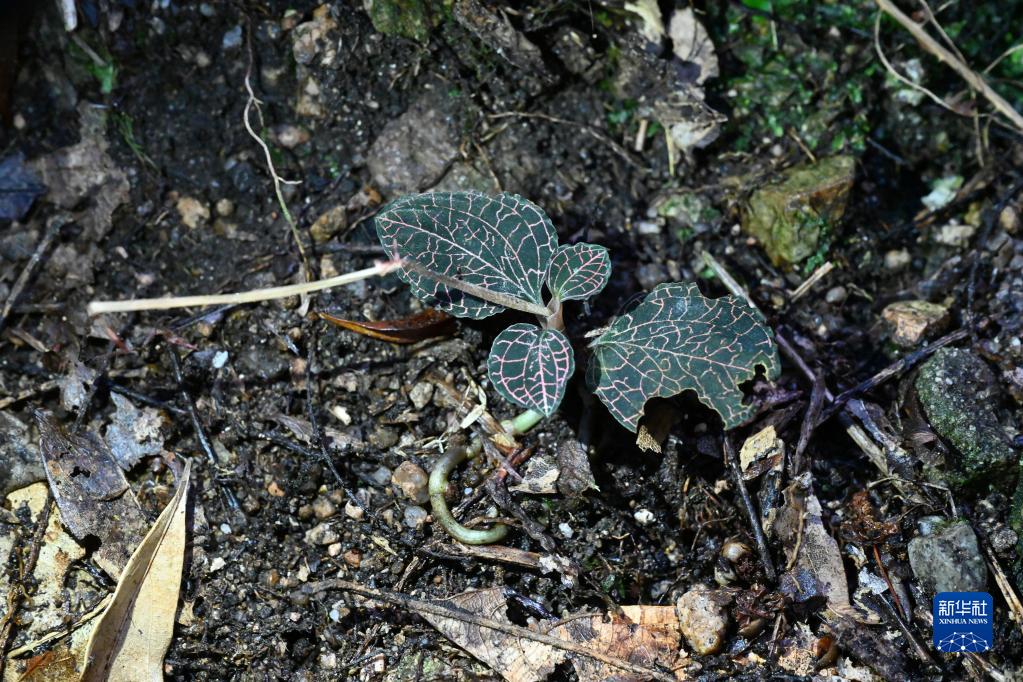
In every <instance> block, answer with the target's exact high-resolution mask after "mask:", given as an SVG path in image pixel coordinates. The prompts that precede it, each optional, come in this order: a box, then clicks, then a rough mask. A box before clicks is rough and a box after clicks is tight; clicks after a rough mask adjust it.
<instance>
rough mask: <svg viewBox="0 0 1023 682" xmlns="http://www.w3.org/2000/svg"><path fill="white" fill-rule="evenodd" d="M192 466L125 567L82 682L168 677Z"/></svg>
mask: <svg viewBox="0 0 1023 682" xmlns="http://www.w3.org/2000/svg"><path fill="white" fill-rule="evenodd" d="M191 468H192V467H191V462H189V461H187V460H186V462H185V468H184V471H183V472H182V474H181V480H180V481H179V482H178V489H177V491H176V492H175V493H174V497H173V498H172V499H171V501H170V503H169V504H168V505H167V507H166V508H165V509H164V510H163V512H162V513H161V514H160V517H159V518H158V519H157V520H156V523H154V524H153V527H152V528H151V529H150V531H149V533H148V534H146V537H145V539H143V540H142V543H141V544H140V545H139V546H138V548H137V549H136V550H135V553H134V554H132V555H131V559H130V560H129V561H128V565H127V566H125V568H124V572H123V573H122V574H121V579H120V580H118V582H117V589H116V590H114V597H113V599H112V600H111V602H110V605H109V606H107V609H106V611H104V612H103V615H102V616H100V618H99V621H98V622H97V623H96V627H95V629H94V630H93V631H92V636H91V637H90V638H89V645H88V648H87V650H86V664H85V670H84V671H83V672H82V678H81V679H82V682H102V681H108V682H121V681H123V682H136V681H138V680H153V681H154V682H155V681H158V680H162V679H163V657H164V655H165V654H166V653H167V648H168V647H169V646H170V642H171V637H172V635H173V634H174V616H175V613H176V612H177V608H178V596H179V592H180V589H181V574H182V570H183V569H184V565H185V539H186V531H187V528H186V525H187V523H186V521H187V511H188V485H189V477H190V474H191Z"/></svg>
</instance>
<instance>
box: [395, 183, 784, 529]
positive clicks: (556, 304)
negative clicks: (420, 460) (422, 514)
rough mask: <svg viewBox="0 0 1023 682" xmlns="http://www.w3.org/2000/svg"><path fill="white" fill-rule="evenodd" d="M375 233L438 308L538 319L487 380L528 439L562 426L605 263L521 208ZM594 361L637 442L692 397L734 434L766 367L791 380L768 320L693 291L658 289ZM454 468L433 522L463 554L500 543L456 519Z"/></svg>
mask: <svg viewBox="0 0 1023 682" xmlns="http://www.w3.org/2000/svg"><path fill="white" fill-rule="evenodd" d="M376 230H377V235H378V237H379V238H380V242H381V243H382V244H383V246H384V248H385V249H386V250H387V251H388V252H389V255H390V256H391V258H392V259H394V260H398V259H400V260H401V264H402V265H401V267H400V268H399V269H398V270H397V274H398V276H399V277H400V278H401V279H402V280H403V281H405V282H407V283H408V284H409V286H410V287H411V290H412V293H413V294H414V295H415V296H416V297H418V298H419V299H421V300H422V301H423V302H424V303H426V304H427V305H430V306H432V307H434V308H439V309H441V310H444V311H446V312H448V313H451V314H452V315H455V316H458V317H467V318H471V319H482V318H485V317H489V316H491V315H495V314H497V313H499V312H501V311H503V310H506V309H511V310H518V311H521V312H525V313H530V314H532V315H535V316H536V318H537V324H528V323H517V324H513V325H511V326H510V327H508V328H507V329H505V330H504V331H503V332H501V333H500V334H498V336H497V338H496V339H495V340H494V344H493V346H492V347H491V349H490V356H489V358H488V361H487V367H488V373H489V377H490V381H491V383H492V384H493V386H494V388H496V389H497V391H498V392H499V393H500V394H501V395H502V396H504V397H505V398H506V399H508V400H509V401H511V402H512V403H514V404H516V405H519V406H521V407H524V408H527V410H529V412H527V413H525V414H523V415H520V417H518V418H517V419H516V424H515V430H516V431H518V432H522V431H524V430H527V429H528V428H531V427H532V426H533V425H535V424H536V423H537V422H538V421H539V420H540V419H542V418H543V417H549V416H550V415H551V414H553V413H554V411H555V410H557V409H558V406H559V405H560V404H561V401H562V399H563V398H564V397H565V389H566V387H567V385H568V381H569V379H570V378H571V376H572V374H573V373H574V371H575V354H574V352H573V349H572V345H571V343H570V342H569V340H568V338H567V337H566V336H565V333H564V332H565V325H564V321H563V320H564V318H563V312H562V306H563V304H564V302H565V301H570V300H585V299H587V298H590V297H591V296H594V295H595V294H598V293H600V291H601V290H602V289H603V288H604V286H605V285H606V284H607V281H608V278H609V276H610V274H611V259H610V257H609V255H608V252H607V249H606V248H604V247H602V246H597V245H595V244H585V243H583V244H573V245H561V246H559V245H558V237H557V232H556V231H555V230H554V226H553V225H552V224H551V221H550V218H548V217H547V215H546V214H545V213H544V212H543V210H541V209H540V208H539V207H538V206H536V205H535V204H533V203H532V202H530V201H528V200H526V199H523V198H522V197H520V196H517V195H513V194H499V195H497V196H489V195H486V194H481V193H479V192H435V193H427V194H416V195H410V196H406V197H403V198H401V199H398V200H396V201H394V202H393V203H391V204H389V205H388V206H386V207H385V208H384V209H383V210H382V211H381V212H380V213H378V214H377V216H376ZM545 290H546V291H547V292H548V295H547V296H546V297H545V295H544V292H545ZM590 348H591V349H592V353H591V357H590V362H589V367H588V370H587V382H588V384H589V386H590V388H591V389H592V390H593V392H594V393H596V395H597V397H598V398H600V400H601V401H602V402H603V403H604V405H606V406H607V408H608V410H609V411H610V412H611V414H612V415H614V417H615V419H617V420H618V421H619V422H620V423H621V424H622V425H623V426H624V427H625V428H627V429H629V430H630V431H633V432H635V431H636V430H637V428H638V426H639V420H640V418H641V417H642V416H643V406H644V404H645V403H646V402H647V401H648V400H650V399H651V398H655V397H664V398H667V397H671V396H675V395H678V394H679V393H682V392H683V391H687V390H692V391H695V392H696V395H697V397H698V398H699V399H700V401H701V402H703V403H704V404H705V405H707V406H708V407H710V408H712V409H713V410H715V411H716V412H717V413H718V414H719V415H720V416H721V419H722V421H723V422H724V425H725V428H733V427H735V426H738V425H739V424H741V423H742V422H743V421H744V420H746V419H747V418H748V417H749V416H751V412H752V409H753V408H752V407H751V406H749V405H744V404H743V394H742V391H741V389H740V388H739V385H740V384H741V383H743V382H745V381H748V380H750V379H752V378H753V377H754V376H755V374H756V367H757V366H758V365H759V366H761V367H763V369H764V372H765V374H766V375H767V376H768V378H773V377H774V376H776V375H777V372H778V368H779V362H778V353H777V350H776V348H775V346H774V340H773V338H772V334H771V331H770V329H769V328H768V327H767V326H766V325H765V323H764V320H763V319H762V318H761V317H760V315H759V313H758V312H756V311H755V310H753V309H752V308H750V307H749V306H748V305H746V304H745V302H744V301H741V300H739V299H737V298H735V297H734V296H725V297H723V298H718V299H708V298H704V297H703V296H702V295H700V292H699V289H698V288H697V286H696V285H695V284H692V283H675V284H662V285H660V286H658V287H657V288H655V289H654V290H653V291H652V292H650V293H649V294H648V295H647V296H646V298H644V299H643V301H642V302H641V303H640V304H639V305H638V306H636V307H635V308H634V309H632V310H631V311H630V312H628V313H627V314H625V315H622V316H620V317H619V318H617V319H616V320H614V321H613V322H612V323H611V324H610V325H609V326H608V327H606V328H605V329H603V330H600V332H599V335H598V336H597V337H596V339H594V341H593V342H592V343H591V344H590ZM456 456H458V455H453V454H451V452H450V451H449V454H448V455H445V457H444V458H442V462H440V463H438V466H437V469H435V472H434V473H435V474H437V473H438V471H441V470H443V471H442V474H441V475H437V476H436V478H437V480H436V481H434V476H431V486H430V487H431V500H432V501H433V504H434V515H435V516H436V517H437V518H438V520H440V521H441V523H442V525H444V527H445V528H446V529H447V530H449V531H450V532H452V534H453V535H455V536H456V537H458V538H459V539H461V540H463V541H466V542H476V543H478V542H492V541H494V540H495V539H499V537H500V536H501V535H503V526H498V527H497V528H499V529H501V531H500V532H499V533H498V532H495V531H496V529H491V531H469V529H465V528H463V527H461V526H458V525H457V523H455V522H454V519H453V518H451V515H450V513H448V510H447V506H446V504H444V499H443V487H446V484H447V472H449V471H450V470H451V468H453V466H455V465H457V463H458V461H460V459H458V460H454V461H453V459H452V458H453V457H456ZM460 456H461V457H464V451H463V452H462V454H461V455H460ZM435 483H436V485H434V484H435ZM435 488H436V493H437V494H436V495H434V494H433V493H434V492H435V490H434V489H435ZM438 505H443V508H442V509H438ZM466 533H470V534H475V535H471V536H470V535H466ZM487 533H490V535H487ZM495 535H497V538H495V537H494V536H495Z"/></svg>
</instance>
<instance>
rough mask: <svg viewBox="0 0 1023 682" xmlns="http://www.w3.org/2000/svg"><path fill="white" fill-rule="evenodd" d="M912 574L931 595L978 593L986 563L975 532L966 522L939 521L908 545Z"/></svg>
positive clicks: (981, 587)
mask: <svg viewBox="0 0 1023 682" xmlns="http://www.w3.org/2000/svg"><path fill="white" fill-rule="evenodd" d="M906 549H907V553H908V554H909V565H910V566H911V567H912V569H913V573H914V575H916V577H917V579H918V580H919V581H920V582H921V584H923V585H924V586H925V587H926V588H927V589H928V590H930V592H931V593H932V594H934V593H938V592H981V591H983V590H985V589H986V588H987V577H988V576H987V565H986V564H985V563H984V555H983V554H981V553H980V547H979V546H978V544H977V535H976V533H974V532H973V528H972V527H970V524H969V523H968V522H966V521H953V522H951V523H947V524H940V527H938V528H936V529H935V530H934V531H933V532H932V533H931V534H930V535H920V536H917V537H915V538H913V539H912V540H910V541H909V545H908V546H907V548H906Z"/></svg>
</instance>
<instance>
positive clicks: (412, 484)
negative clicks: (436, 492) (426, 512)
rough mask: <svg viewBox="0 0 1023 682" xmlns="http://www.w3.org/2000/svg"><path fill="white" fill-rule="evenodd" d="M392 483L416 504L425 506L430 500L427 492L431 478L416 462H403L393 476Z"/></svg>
mask: <svg viewBox="0 0 1023 682" xmlns="http://www.w3.org/2000/svg"><path fill="white" fill-rule="evenodd" d="M391 483H393V484H394V485H395V487H397V488H398V490H400V491H401V492H402V494H403V495H404V496H405V497H407V498H408V499H410V500H412V501H413V502H415V503H416V504H423V503H425V502H426V501H427V500H428V499H430V494H429V493H428V492H427V489H426V488H427V484H428V483H429V477H428V476H427V475H426V472H425V471H423V468H422V467H421V466H419V465H418V464H416V463H415V462H409V461H405V462H402V463H401V464H400V465H399V466H398V468H397V469H395V470H394V473H393V474H392V475H391Z"/></svg>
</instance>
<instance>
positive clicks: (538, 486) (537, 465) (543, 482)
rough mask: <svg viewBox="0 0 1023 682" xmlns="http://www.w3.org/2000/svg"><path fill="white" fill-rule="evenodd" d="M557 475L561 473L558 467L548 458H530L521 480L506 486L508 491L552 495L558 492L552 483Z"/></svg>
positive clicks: (546, 456)
mask: <svg viewBox="0 0 1023 682" xmlns="http://www.w3.org/2000/svg"><path fill="white" fill-rule="evenodd" d="M559 475H561V472H560V471H558V465H557V464H556V463H555V462H554V460H553V459H552V458H551V457H550V456H548V455H537V456H535V457H530V458H529V462H528V463H527V464H526V470H525V471H524V472H523V475H522V480H521V481H519V482H518V483H516V484H515V485H510V486H508V490H514V491H516V492H523V493H533V494H534V495H552V494H554V493H556V492H558V489H557V488H556V487H555V485H554V483H555V481H557V480H558V476H559Z"/></svg>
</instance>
